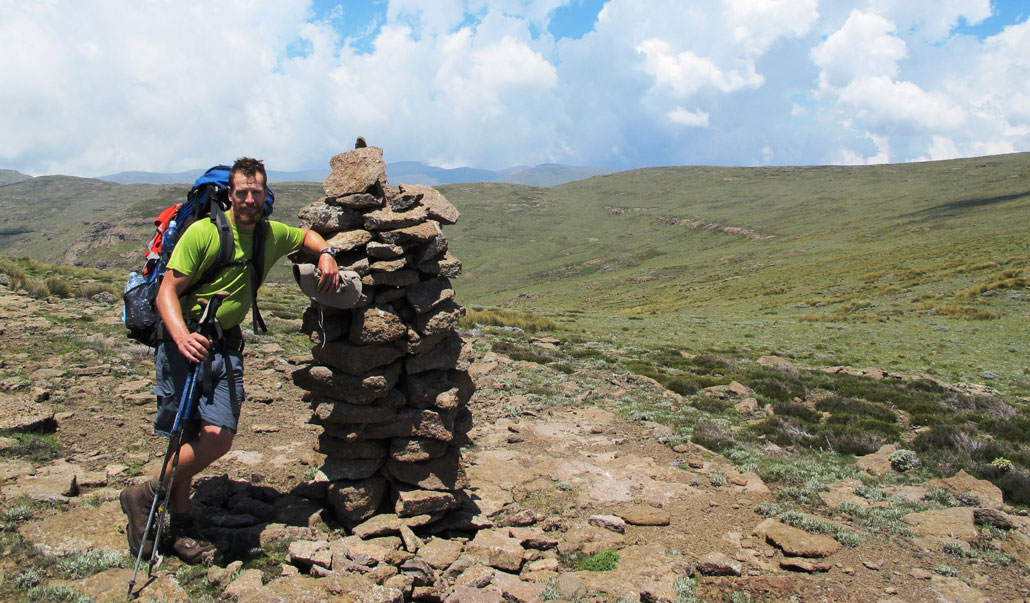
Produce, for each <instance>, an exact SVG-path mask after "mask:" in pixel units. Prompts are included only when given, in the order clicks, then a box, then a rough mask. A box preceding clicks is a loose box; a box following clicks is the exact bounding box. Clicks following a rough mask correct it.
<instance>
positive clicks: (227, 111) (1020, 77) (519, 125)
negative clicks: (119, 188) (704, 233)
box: [0, 0, 1030, 175]
mask: <svg viewBox="0 0 1030 603" xmlns="http://www.w3.org/2000/svg"><path fill="white" fill-rule="evenodd" d="M580 1H581V0H440V1H439V2H432V3H427V2H421V1H417V0H389V1H388V2H386V3H385V4H384V5H381V6H380V8H379V9H378V10H379V12H378V13H376V14H375V16H374V17H372V18H371V19H373V20H372V21H370V22H368V23H360V22H359V23H354V22H351V21H349V19H352V18H353V17H352V15H353V14H355V13H356V11H351V10H346V7H345V9H344V10H337V11H335V12H332V11H330V13H329V16H327V17H323V18H324V19H325V20H318V19H316V18H315V17H314V15H315V10H314V9H313V7H311V6H309V5H306V4H305V3H303V2H299V3H282V2H275V1H273V0H252V1H251V2H247V3H242V4H237V3H233V4H221V3H214V4H211V3H205V2H200V1H199V0H182V1H181V2H177V3H176V4H175V8H174V10H169V8H168V6H169V5H165V4H155V3H135V4H124V3H120V2H114V1H113V0H106V1H105V0H98V1H97V2H90V3H81V2H71V1H70V0H64V1H62V0H54V1H52V2H38V3H32V2H11V1H6V2H5V1H4V0H0V4H2V6H3V9H2V10H0V55H2V56H3V57H4V61H3V62H2V64H0V132H2V133H3V140H4V143H5V144H4V145H2V146H0V167H13V168H16V169H21V170H22V171H26V172H28V173H35V174H38V173H54V172H63V173H72V174H79V175H96V174H103V173H110V172H115V171H119V170H127V169H150V170H160V171H176V170H185V169H192V168H196V167H201V166H206V165H209V164H212V163H215V162H225V161H229V160H231V159H232V158H234V157H236V156H238V155H240V154H243V153H246V154H252V155H256V156H261V157H263V158H265V159H266V160H267V161H268V163H269V166H270V167H273V168H275V169H303V168H310V167H317V166H325V164H326V161H327V159H328V158H329V157H330V156H332V155H333V154H335V153H337V152H339V151H341V150H344V149H346V148H349V146H350V144H351V143H352V141H353V140H354V137H355V136H357V135H364V136H366V137H367V138H368V140H369V142H370V143H372V144H376V145H379V146H382V147H383V148H384V149H385V150H386V153H387V160H388V161H399V160H421V161H426V162H429V163H434V164H437V165H443V166H447V167H454V166H460V165H471V166H476V167H486V168H503V167H507V166H511V165H520V164H522V165H525V164H529V165H532V164H536V163H543V162H561V163H570V164H589V165H604V166H608V167H612V168H631V167H638V166H643V165H659V164H663V165H667V164H677V163H679V164H684V163H723V164H734V165H753V164H766V163H770V162H772V161H778V162H788V163H829V162H841V161H853V162H856V163H865V162H869V161H877V162H879V161H888V160H890V161H899V160H900V161H904V160H914V159H921V158H941V157H952V156H967V155H974V154H980V153H990V152H1006V151H1012V150H1027V149H1028V148H1030V55H1028V53H1030V50H1028V49H1030V25H1028V23H1027V21H1025V20H1024V21H1022V22H1019V23H1012V24H1010V25H1009V26H1008V27H1006V28H1005V29H1004V31H1001V32H999V33H998V34H997V35H994V36H991V37H986V38H983V39H979V38H976V37H974V36H971V35H968V34H962V33H959V30H958V29H956V28H957V27H958V25H960V24H962V23H969V24H975V23H979V22H981V21H983V20H984V19H986V18H987V16H989V15H990V5H989V2H988V1H987V0H939V1H938V0H910V1H907V2H894V1H893V0H891V1H888V0H850V1H849V2H844V3H842V2H836V1H835V2H830V0H732V1H731V0H701V1H698V2H683V1H682V0H650V1H648V2H646V3H645V2H640V1H639V0H608V1H607V2H605V3H604V5H603V8H602V9H601V10H600V12H599V14H598V15H597V16H596V19H595V20H592V22H593V28H592V29H590V30H589V31H587V33H586V34H585V35H581V36H579V35H577V37H576V38H560V39H555V37H554V36H553V35H552V34H551V33H549V27H548V26H549V23H550V21H551V19H552V17H553V16H554V15H555V14H556V11H558V10H562V8H563V7H567V6H568V5H570V4H574V3H579V2H580ZM341 23H342V24H343V25H346V27H342V26H341ZM355 32H357V33H355ZM352 36H353V37H352ZM359 44H360V47H359Z"/></svg>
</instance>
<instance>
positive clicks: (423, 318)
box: [412, 300, 465, 337]
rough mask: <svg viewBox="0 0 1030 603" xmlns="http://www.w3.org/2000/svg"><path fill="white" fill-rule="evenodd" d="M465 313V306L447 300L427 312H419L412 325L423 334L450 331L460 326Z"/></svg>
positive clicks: (430, 334)
mask: <svg viewBox="0 0 1030 603" xmlns="http://www.w3.org/2000/svg"><path fill="white" fill-rule="evenodd" d="M464 315H465V308H463V307H462V306H459V305H458V304H456V303H454V301H453V300H447V301H445V302H443V303H442V304H440V305H438V306H436V307H435V308H433V309H432V310H431V311H429V312H426V313H425V314H419V315H417V316H416V317H415V320H414V321H413V322H412V326H413V327H414V328H415V330H416V331H418V332H419V333H420V334H421V335H423V336H427V337H428V336H432V335H436V334H439V333H448V332H450V331H453V330H454V329H456V328H457V327H458V320H460V319H461V317H462V316H464Z"/></svg>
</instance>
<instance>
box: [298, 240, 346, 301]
mask: <svg viewBox="0 0 1030 603" xmlns="http://www.w3.org/2000/svg"><path fill="white" fill-rule="evenodd" d="M301 247H303V248H304V250H305V251H307V252H308V253H310V254H311V255H317V256H318V270H319V272H321V273H322V276H321V277H319V279H318V290H319V291H321V292H322V293H336V288H337V287H339V286H340V269H339V268H338V267H337V266H336V258H334V257H333V256H331V255H329V254H328V253H322V250H323V249H326V248H328V247H329V243H326V242H325V239H323V238H322V235H320V234H318V233H317V232H315V231H313V230H310V229H305V230H304V240H303V242H302V243H301Z"/></svg>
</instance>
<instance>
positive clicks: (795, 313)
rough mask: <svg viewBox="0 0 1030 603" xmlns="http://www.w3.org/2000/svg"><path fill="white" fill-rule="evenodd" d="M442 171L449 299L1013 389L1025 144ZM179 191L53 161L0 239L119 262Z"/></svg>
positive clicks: (1028, 260) (1027, 196) (1026, 191)
mask: <svg viewBox="0 0 1030 603" xmlns="http://www.w3.org/2000/svg"><path fill="white" fill-rule="evenodd" d="M389 175H390V176H391V181H394V182H398V181H402V179H401V178H399V177H394V175H393V174H392V173H390V174H389ZM439 188H440V190H441V191H442V192H443V193H444V194H445V195H446V196H447V197H448V198H449V199H450V200H451V201H452V202H453V203H454V204H455V205H456V206H457V207H458V208H459V209H460V211H461V213H462V217H461V219H460V220H459V222H458V224H457V225H455V226H451V227H448V228H447V236H448V239H449V240H450V248H451V250H452V251H453V252H454V253H455V254H456V255H457V256H458V257H459V258H461V259H462V261H463V262H464V266H465V271H464V274H463V275H462V276H461V277H460V278H459V279H458V280H457V282H456V283H455V286H456V287H457V288H458V290H459V291H460V295H461V298H462V300H463V302H464V303H466V304H476V305H484V306H508V307H515V308H520V309H526V310H530V311H533V312H537V313H546V314H549V315H551V316H553V317H555V318H556V319H558V320H559V322H562V323H563V324H564V325H565V326H566V328H570V329H585V330H589V331H591V332H593V333H599V332H605V333H609V334H611V336H612V337H618V338H620V339H626V340H629V341H631V342H636V343H639V345H665V344H675V345H681V346H701V345H704V346H707V347H709V348H711V347H713V346H714V347H715V348H719V347H720V346H721V347H724V348H726V349H737V350H739V349H745V348H746V349H752V350H759V351H768V352H770V353H772V352H776V353H781V354H785V355H789V356H791V357H793V358H797V359H808V360H811V361H815V362H818V363H822V364H832V363H835V362H839V363H844V362H845V361H846V362H850V363H855V364H862V363H877V364H880V365H883V366H886V367H887V368H897V369H899V370H900V369H906V370H916V371H932V372H938V373H940V374H942V375H943V376H947V377H948V378H952V379H974V380H975V379H976V378H977V377H978V375H981V374H983V375H988V376H992V375H1000V376H1003V378H1004V379H1006V380H1007V381H1008V382H1009V383H1014V384H1015V387H1016V389H1020V390H1023V389H1025V390H1026V391H1030V379H1027V378H1026V377H1025V373H1024V372H1023V369H1024V367H1023V363H1022V360H1021V359H1025V358H1026V357H1027V356H1028V355H1030V347H1028V345H1027V343H1026V342H1025V341H1024V338H1022V337H1021V336H1019V333H1021V332H1022V331H1023V330H1025V324H1026V320H1027V319H1028V318H1030V292H1028V291H1027V279H1028V276H1027V274H1028V271H1030V248H1028V247H1030V246H1028V244H1027V236H1026V233H1025V216H1027V215H1030V213H1028V210H1030V154H1027V153H1021V154H1011V155H1000V156H992V157H984V158H973V159H960V160H952V161H941V162H928V163H914V164H903V165H881V166H863V167H832V166H823V167H762V168H723V167H665V168H648V169H642V170H634V171H629V172H622V173H618V174H610V175H605V176H596V177H593V178H589V179H586V180H579V181H575V182H571V183H567V184H562V185H559V186H553V187H547V188H544V187H530V186H523V185H516V184H508V183H476V184H452V185H445V186H440V187H439ZM185 191H186V187H185V185H163V186H161V185H142V184H135V185H117V184H113V183H110V182H104V181H100V180H94V179H82V178H70V177H62V176H48V177H39V178H32V179H28V180H23V181H21V182H16V183H13V184H8V185H6V186H0V215H2V216H3V218H2V219H0V220H2V221H0V233H3V234H0V253H4V254H9V255H29V256H32V257H35V258H37V259H40V260H48V261H57V262H61V263H67V264H71V263H74V264H79V265H87V266H96V267H106V268H113V269H117V270H125V271H127V270H128V269H130V268H132V267H135V266H136V265H138V263H139V260H140V257H141V256H140V253H141V251H140V250H141V249H142V246H143V242H144V241H145V239H147V238H148V237H149V235H150V225H149V221H150V220H152V218H153V216H155V215H156V214H157V213H158V211H160V209H162V208H163V207H165V206H167V205H169V204H171V203H172V202H175V201H177V200H179V199H181V198H182V196H183V195H184V193H185ZM276 191H277V204H276V216H277V217H278V218H280V219H283V220H285V221H287V222H291V221H293V216H295V215H296V212H297V210H298V209H299V208H300V207H302V206H303V205H305V204H307V203H310V202H312V201H315V200H317V199H318V198H320V196H321V194H322V193H321V190H320V186H319V185H318V184H315V183H304V182H297V183H282V184H279V185H277V186H276ZM285 274H286V272H285V270H284V269H282V268H279V269H277V272H276V273H274V274H273V278H276V277H279V278H285ZM991 378H993V377H991ZM984 379H986V377H985V378H984ZM980 380H981V381H982V380H983V379H980ZM999 380H1000V378H999Z"/></svg>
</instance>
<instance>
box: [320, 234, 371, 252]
mask: <svg viewBox="0 0 1030 603" xmlns="http://www.w3.org/2000/svg"><path fill="white" fill-rule="evenodd" d="M371 240H372V233H370V232H368V231H367V230H360V229H355V230H343V231H340V232H338V233H336V234H334V235H333V236H331V237H329V239H328V240H327V241H326V243H328V244H329V246H330V247H332V248H333V249H336V250H337V251H351V250H352V249H356V248H358V247H361V246H362V245H364V244H365V243H368V242H369V241H371Z"/></svg>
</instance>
